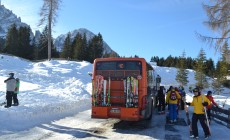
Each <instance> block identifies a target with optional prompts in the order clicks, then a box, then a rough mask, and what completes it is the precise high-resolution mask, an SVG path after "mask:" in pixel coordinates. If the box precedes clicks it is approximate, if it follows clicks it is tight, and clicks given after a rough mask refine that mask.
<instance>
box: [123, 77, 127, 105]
mask: <svg viewBox="0 0 230 140" xmlns="http://www.w3.org/2000/svg"><path fill="white" fill-rule="evenodd" d="M126 81H127V80H126V78H124V79H123V84H124V98H125V105H126V102H127V92H126V88H127V83H126Z"/></svg>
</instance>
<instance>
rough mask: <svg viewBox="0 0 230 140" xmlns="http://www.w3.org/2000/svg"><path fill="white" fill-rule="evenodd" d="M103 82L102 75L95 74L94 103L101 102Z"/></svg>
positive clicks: (100, 103) (98, 103) (99, 103)
mask: <svg viewBox="0 0 230 140" xmlns="http://www.w3.org/2000/svg"><path fill="white" fill-rule="evenodd" d="M103 84H104V77H103V76H101V75H97V76H96V80H95V95H94V100H95V101H94V102H95V103H94V104H95V105H102V104H103V95H102V94H103V91H102V89H103Z"/></svg>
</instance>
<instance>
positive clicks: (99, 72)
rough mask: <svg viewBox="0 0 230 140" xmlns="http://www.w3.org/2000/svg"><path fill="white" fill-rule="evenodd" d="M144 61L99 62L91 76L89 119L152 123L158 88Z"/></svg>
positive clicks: (154, 73) (96, 60)
mask: <svg viewBox="0 0 230 140" xmlns="http://www.w3.org/2000/svg"><path fill="white" fill-rule="evenodd" d="M157 79H159V78H157V75H156V72H155V71H154V69H153V67H152V66H151V65H150V64H149V63H147V62H146V61H145V59H144V58H98V59H95V60H94V64H93V73H92V114H91V117H92V118H105V119H107V118H119V119H121V120H127V121H138V120H141V119H151V118H152V112H153V109H154V108H155V96H156V94H157V90H158V89H159V86H160V79H159V80H157Z"/></svg>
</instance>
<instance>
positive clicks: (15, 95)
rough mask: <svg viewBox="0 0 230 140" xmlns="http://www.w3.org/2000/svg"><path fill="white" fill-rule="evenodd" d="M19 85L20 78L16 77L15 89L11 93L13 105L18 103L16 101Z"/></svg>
mask: <svg viewBox="0 0 230 140" xmlns="http://www.w3.org/2000/svg"><path fill="white" fill-rule="evenodd" d="M19 86H20V80H19V78H16V87H15V91H14V94H13V101H14V104H13V106H18V105H19V103H18V96H17V95H18V94H19Z"/></svg>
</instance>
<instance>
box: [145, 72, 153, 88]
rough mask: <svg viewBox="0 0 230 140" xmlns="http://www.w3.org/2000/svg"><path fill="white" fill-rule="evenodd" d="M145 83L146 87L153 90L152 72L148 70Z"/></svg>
mask: <svg viewBox="0 0 230 140" xmlns="http://www.w3.org/2000/svg"><path fill="white" fill-rule="evenodd" d="M147 81H148V87H150V88H151V89H153V86H154V85H153V71H152V70H149V71H148V72H147Z"/></svg>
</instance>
